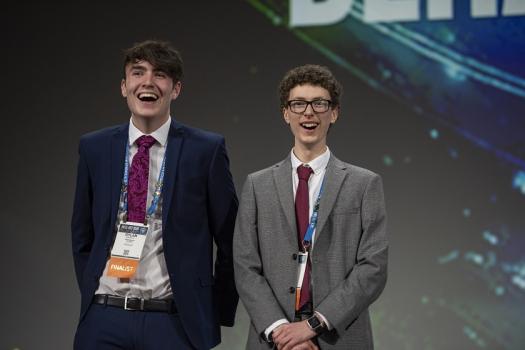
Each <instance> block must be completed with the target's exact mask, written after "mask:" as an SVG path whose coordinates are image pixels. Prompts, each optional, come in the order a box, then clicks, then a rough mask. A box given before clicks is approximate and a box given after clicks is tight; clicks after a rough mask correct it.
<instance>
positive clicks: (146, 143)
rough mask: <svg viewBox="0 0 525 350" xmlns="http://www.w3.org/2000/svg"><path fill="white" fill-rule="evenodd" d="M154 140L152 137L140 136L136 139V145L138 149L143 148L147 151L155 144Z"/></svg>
mask: <svg viewBox="0 0 525 350" xmlns="http://www.w3.org/2000/svg"><path fill="white" fill-rule="evenodd" d="M156 141H157V140H155V138H154V137H153V136H149V135H142V136H141V137H139V138H138V139H137V141H136V142H137V145H138V146H139V147H145V148H146V149H149V148H150V147H151V146H153V144H154V143H155V142H156Z"/></svg>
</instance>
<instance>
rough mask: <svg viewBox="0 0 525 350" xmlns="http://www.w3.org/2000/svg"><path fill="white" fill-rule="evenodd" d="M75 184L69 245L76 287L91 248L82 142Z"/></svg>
mask: <svg viewBox="0 0 525 350" xmlns="http://www.w3.org/2000/svg"><path fill="white" fill-rule="evenodd" d="M78 153H79V160H78V169H77V182H76V190H75V199H74V204H73V216H72V219H71V243H72V248H73V260H74V264H75V274H76V277H77V283H78V286H79V287H81V286H82V281H83V276H84V270H85V268H86V264H87V261H88V259H89V255H90V253H91V248H92V246H93V221H92V212H91V209H92V201H93V192H92V184H91V179H90V175H89V169H88V164H87V159H86V155H85V150H84V147H83V142H82V140H81V141H80V145H79V152H78Z"/></svg>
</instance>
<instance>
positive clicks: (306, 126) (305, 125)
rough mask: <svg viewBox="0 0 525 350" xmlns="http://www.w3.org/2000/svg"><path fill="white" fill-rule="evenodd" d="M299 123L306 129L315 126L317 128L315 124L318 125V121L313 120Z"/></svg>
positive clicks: (311, 128) (313, 128)
mask: <svg viewBox="0 0 525 350" xmlns="http://www.w3.org/2000/svg"><path fill="white" fill-rule="evenodd" d="M300 125H301V126H302V127H303V128H305V129H306V130H315V128H317V126H318V125H319V123H315V122H305V123H300Z"/></svg>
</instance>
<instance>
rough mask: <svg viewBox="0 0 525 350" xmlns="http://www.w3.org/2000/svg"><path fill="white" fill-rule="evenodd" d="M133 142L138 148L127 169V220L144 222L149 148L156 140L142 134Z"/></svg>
mask: <svg viewBox="0 0 525 350" xmlns="http://www.w3.org/2000/svg"><path fill="white" fill-rule="evenodd" d="M135 142H136V144H137V146H138V147H139V149H138V151H137V154H135V156H134V157H133V161H132V163H131V169H130V171H129V184H128V221H132V222H140V223H144V219H145V217H146V199H147V197H148V177H149V149H150V148H151V146H153V144H154V143H155V142H156V140H155V139H154V138H153V137H152V136H149V135H142V136H141V137H139V138H138V139H137V141H135Z"/></svg>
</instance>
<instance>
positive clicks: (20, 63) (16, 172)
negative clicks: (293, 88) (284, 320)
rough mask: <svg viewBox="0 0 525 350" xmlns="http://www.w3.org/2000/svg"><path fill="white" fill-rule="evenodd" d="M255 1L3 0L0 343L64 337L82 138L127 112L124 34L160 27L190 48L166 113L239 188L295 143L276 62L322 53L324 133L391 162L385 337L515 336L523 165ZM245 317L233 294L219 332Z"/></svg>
mask: <svg viewBox="0 0 525 350" xmlns="http://www.w3.org/2000/svg"><path fill="white" fill-rule="evenodd" d="M254 3H255V2H254V1H252V2H251V3H250V2H243V1H209V2H194V3H189V2H179V1H149V2H147V3H144V2H135V1H127V2H119V1H116V2H106V3H101V2H100V3H99V2H93V1H77V2H67V3H63V4H59V3H52V2H49V3H43V2H35V3H28V2H19V3H16V4H13V3H9V4H8V5H7V7H6V8H4V9H3V10H2V14H1V16H2V17H1V19H2V20H1V23H2V24H1V26H2V32H3V36H4V41H3V42H4V49H3V50H2V51H3V54H2V62H3V64H2V76H3V79H2V80H3V84H2V92H3V93H2V97H3V98H2V103H1V108H2V109H1V110H2V115H1V117H2V137H1V148H0V149H1V159H2V163H3V165H2V179H1V180H2V181H1V182H0V183H1V194H2V198H3V201H2V210H1V211H0V215H1V216H0V218H1V222H2V223H3V226H4V229H3V230H2V231H3V234H2V238H3V239H4V242H6V244H3V245H2V246H1V247H2V248H3V249H1V254H0V259H1V260H0V266H1V270H0V271H1V275H0V276H1V277H0V279H1V280H2V284H1V286H2V287H1V294H0V300H1V301H2V311H1V317H0V320H1V323H0V329H1V333H0V348H2V349H10V350H11V349H20V350H26V349H70V348H72V339H73V336H74V332H75V328H76V322H77V317H78V311H79V301H80V298H79V292H78V289H77V285H76V280H75V277H74V271H73V262H72V254H71V247H70V245H71V240H70V230H69V222H70V217H71V208H72V201H73V190H74V182H75V171H76V162H77V145H78V139H79V137H80V135H82V134H84V133H86V132H89V131H92V130H96V129H99V128H102V127H106V126H110V125H114V124H119V123H123V122H126V121H128V119H129V117H130V115H129V111H128V110H127V106H126V104H125V100H124V99H123V98H122V97H121V95H120V88H119V86H120V81H121V79H122V76H123V70H122V49H124V48H127V47H129V46H131V45H132V44H133V43H134V42H137V41H142V40H145V39H150V38H157V39H165V40H170V41H171V42H173V43H174V45H175V46H176V47H177V48H178V49H179V50H180V51H181V53H182V56H183V59H184V61H185V75H184V78H183V89H182V94H181V96H180V97H179V98H178V99H177V100H176V101H175V102H174V103H173V105H172V116H173V117H174V118H176V119H177V120H179V121H181V122H183V123H186V124H189V125H191V126H195V127H200V128H203V129H207V130H211V131H215V132H218V133H221V134H223V135H224V136H225V137H226V140H227V148H228V152H229V155H230V161H231V170H232V173H233V176H234V179H235V184H236V187H237V190H238V191H240V188H241V186H242V183H243V181H244V178H245V177H246V175H247V174H248V173H250V172H253V171H256V170H258V169H261V168H263V167H267V166H269V165H271V164H273V163H276V162H277V161H279V160H281V159H283V158H284V157H286V156H287V155H288V153H289V151H290V149H291V147H292V145H293V138H292V135H291V133H290V132H289V130H288V129H287V126H286V124H285V123H284V122H283V120H282V117H281V115H280V111H279V108H278V98H277V92H276V89H277V84H278V82H279V81H280V79H281V77H282V76H283V75H284V73H285V72H286V71H287V70H288V69H290V68H292V67H294V66H297V65H300V64H305V63H317V64H322V65H327V66H329V67H330V68H331V70H332V71H333V72H334V74H335V75H336V76H337V77H338V78H339V80H340V81H341V82H342V83H343V85H344V88H345V92H344V96H343V100H342V111H341V114H340V118H339V120H338V122H337V123H336V125H335V126H334V127H333V128H332V129H331V131H330V135H329V142H328V143H329V147H330V149H331V151H332V152H333V153H334V154H335V155H336V156H337V157H338V158H340V159H342V160H345V161H347V162H351V163H353V164H356V165H359V166H362V167H365V168H368V169H371V170H372V171H375V172H377V173H379V174H381V175H382V177H383V180H384V186H385V191H386V200H387V210H388V214H389V237H390V246H391V250H390V265H389V282H388V284H387V287H386V289H385V291H384V293H383V295H382V296H381V297H380V299H379V300H378V301H377V302H376V303H375V304H374V305H373V306H372V308H371V310H372V319H373V328H374V334H375V342H376V347H377V348H378V349H471V348H472V349H477V348H489V349H500V348H501V349H504V348H505V349H519V348H522V346H523V345H524V344H525V338H524V335H523V334H522V333H523V332H522V331H523V329H525V324H524V321H523V317H522V316H520V310H521V311H523V310H524V306H525V304H524V298H525V292H524V291H525V285H522V286H520V282H519V281H520V280H519V279H520V278H524V277H525V254H524V246H525V244H524V243H525V242H524V237H525V232H524V230H525V225H524V224H525V220H524V215H523V213H524V210H523V209H524V208H525V197H524V196H523V194H522V193H521V192H520V191H519V190H516V188H515V187H516V186H514V187H513V186H512V179H513V175H515V174H516V171H517V170H519V169H517V168H516V166H515V165H512V166H511V165H509V164H508V163H506V162H505V161H504V160H502V159H501V158H499V157H498V156H496V155H494V153H493V152H487V151H486V149H483V148H480V147H479V146H478V145H476V144H475V143H473V142H471V141H470V140H469V139H468V138H465V137H462V136H461V135H458V134H457V133H455V132H454V131H453V129H451V128H447V127H444V126H443V124H440V123H439V122H437V121H435V119H433V118H426V117H422V116H421V113H416V112H415V111H414V108H413V106H412V105H410V104H407V103H403V101H400V100H399V98H394V97H392V96H391V95H389V94H385V93H384V92H382V91H381V90H378V89H374V88H371V87H370V85H369V84H367V83H366V82H364V81H363V80H362V79H358V78H357V77H356V75H355V74H351V72H349V71H348V70H347V69H345V68H344V67H343V66H340V65H337V64H335V63H334V61H333V60H331V59H330V57H328V56H326V55H324V54H322V53H321V52H320V51H319V50H317V49H316V48H315V47H314V46H312V45H309V44H308V43H306V42H305V41H301V40H298V39H297V36H296V35H294V33H293V32H292V31H289V30H287V29H286V28H285V27H283V26H277V25H273V24H272V23H271V22H270V21H268V19H267V18H266V17H265V16H264V15H262V14H261V12H260V11H258V10H257V9H256V7H255V6H254ZM521 101H522V100H521ZM518 106H523V104H521V105H518ZM521 112H525V111H523V110H521ZM522 115H523V113H522ZM479 123H483V119H481V120H479ZM509 128H512V126H509ZM432 130H439V137H438V138H436V137H430V136H429V135H434V136H435V134H432ZM522 141H523V138H522ZM451 149H453V150H454V151H455V152H456V153H454V154H453V155H454V156H451ZM524 191H525V190H524ZM490 235H492V236H497V243H496V244H493V243H491V242H494V240H492V241H490V240H489V239H488V238H487V237H492V236H490ZM516 276H518V277H516ZM516 281H518V282H516ZM524 281H525V280H524ZM521 313H522V312H521ZM248 322H249V320H248V317H247V315H246V312H245V310H244V308H243V307H242V305H240V306H239V309H238V318H237V324H236V326H235V327H234V328H233V329H224V334H223V338H224V339H223V344H222V345H221V346H219V349H242V348H244V342H245V339H246V336H247V329H248Z"/></svg>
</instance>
